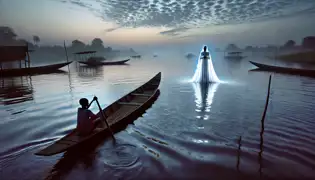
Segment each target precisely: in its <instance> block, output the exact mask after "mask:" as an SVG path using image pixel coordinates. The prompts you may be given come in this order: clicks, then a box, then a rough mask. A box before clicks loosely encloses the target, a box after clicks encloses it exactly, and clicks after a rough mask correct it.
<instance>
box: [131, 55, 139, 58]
mask: <svg viewBox="0 0 315 180" xmlns="http://www.w3.org/2000/svg"><path fill="white" fill-rule="evenodd" d="M131 57H132V58H141V55H135V56H131Z"/></svg>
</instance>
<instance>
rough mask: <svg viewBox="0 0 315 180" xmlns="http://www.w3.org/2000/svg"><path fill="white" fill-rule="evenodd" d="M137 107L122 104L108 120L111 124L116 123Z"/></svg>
mask: <svg viewBox="0 0 315 180" xmlns="http://www.w3.org/2000/svg"><path fill="white" fill-rule="evenodd" d="M135 109H137V107H136V106H122V107H121V108H120V109H119V110H118V111H116V112H115V113H113V114H112V115H111V116H110V117H108V118H107V121H108V123H109V124H114V123H115V122H117V121H119V120H120V119H122V118H124V117H125V116H126V115H128V114H129V113H131V112H132V111H134V110H135Z"/></svg>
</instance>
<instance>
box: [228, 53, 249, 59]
mask: <svg viewBox="0 0 315 180" xmlns="http://www.w3.org/2000/svg"><path fill="white" fill-rule="evenodd" d="M224 54H225V53H224ZM224 57H225V58H226V59H231V60H241V59H244V58H245V57H246V56H242V52H239V51H235V52H228V54H227V55H225V56H224Z"/></svg>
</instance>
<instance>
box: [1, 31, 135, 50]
mask: <svg viewBox="0 0 315 180" xmlns="http://www.w3.org/2000/svg"><path fill="white" fill-rule="evenodd" d="M40 41H41V39H40V37H39V36H37V35H34V36H33V43H32V42H29V41H27V40H25V39H19V38H18V36H17V34H16V33H15V31H14V30H13V29H12V28H10V27H4V26H2V27H1V26H0V45H4V46H6V45H28V47H29V49H31V50H41V51H42V50H43V51H45V50H47V51H51V52H55V53H58V52H59V53H64V47H63V46H59V45H54V46H39V44H40ZM67 48H68V51H69V52H70V53H74V52H78V51H101V52H112V51H113V49H112V48H111V47H104V42H103V41H102V40H101V39H100V38H94V39H93V40H92V42H91V44H85V43H84V42H82V41H80V40H77V39H76V40H73V41H72V43H71V45H70V46H68V47H67ZM130 51H133V49H130ZM133 52H134V51H133Z"/></svg>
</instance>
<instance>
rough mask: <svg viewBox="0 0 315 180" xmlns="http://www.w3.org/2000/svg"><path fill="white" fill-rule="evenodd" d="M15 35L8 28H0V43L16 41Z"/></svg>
mask: <svg viewBox="0 0 315 180" xmlns="http://www.w3.org/2000/svg"><path fill="white" fill-rule="evenodd" d="M16 37H17V35H16V33H15V32H14V30H13V29H12V28H10V27H6V26H0V42H12V41H15V40H16Z"/></svg>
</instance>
